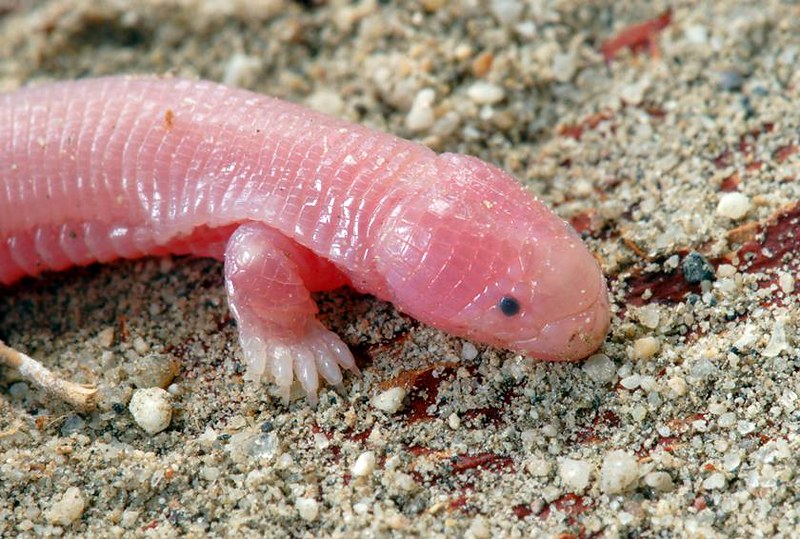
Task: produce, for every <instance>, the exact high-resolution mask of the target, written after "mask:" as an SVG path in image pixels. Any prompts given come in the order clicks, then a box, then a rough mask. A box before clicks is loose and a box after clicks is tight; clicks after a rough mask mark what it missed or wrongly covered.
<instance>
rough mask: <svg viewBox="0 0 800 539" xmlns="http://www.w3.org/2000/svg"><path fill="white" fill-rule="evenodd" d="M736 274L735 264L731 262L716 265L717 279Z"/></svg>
mask: <svg viewBox="0 0 800 539" xmlns="http://www.w3.org/2000/svg"><path fill="white" fill-rule="evenodd" d="M734 275H736V266H733V265H731V264H720V265H719V266H718V267H717V279H727V278H729V277H733V276H734Z"/></svg>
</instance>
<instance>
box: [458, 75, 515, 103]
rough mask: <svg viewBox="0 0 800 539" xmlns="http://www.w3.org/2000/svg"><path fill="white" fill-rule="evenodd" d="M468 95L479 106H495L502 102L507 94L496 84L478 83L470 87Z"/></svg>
mask: <svg viewBox="0 0 800 539" xmlns="http://www.w3.org/2000/svg"><path fill="white" fill-rule="evenodd" d="M467 95H468V96H469V98H470V99H472V100H473V101H474V102H475V103H477V104H479V105H494V104H495V103H499V102H500V101H502V100H503V98H504V97H505V96H506V93H505V91H504V90H503V89H502V88H501V87H500V86H497V85H496V84H492V83H490V82H485V81H478V82H476V83H475V84H473V85H472V86H470V87H469V89H468V90H467Z"/></svg>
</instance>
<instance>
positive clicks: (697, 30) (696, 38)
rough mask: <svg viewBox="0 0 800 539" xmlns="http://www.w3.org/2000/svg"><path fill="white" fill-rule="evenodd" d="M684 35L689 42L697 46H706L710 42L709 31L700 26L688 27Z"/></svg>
mask: <svg viewBox="0 0 800 539" xmlns="http://www.w3.org/2000/svg"><path fill="white" fill-rule="evenodd" d="M684 35H685V36H686V39H687V40H689V41H690V42H692V43H695V44H697V45H705V44H706V43H707V42H708V29H707V28H706V27H705V26H701V25H699V24H695V25H692V26H689V27H687V28H686V30H685V31H684Z"/></svg>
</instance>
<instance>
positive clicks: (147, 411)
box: [128, 387, 172, 434]
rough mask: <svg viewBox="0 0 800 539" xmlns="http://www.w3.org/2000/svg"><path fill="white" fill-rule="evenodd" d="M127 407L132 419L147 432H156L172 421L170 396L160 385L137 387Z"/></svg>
mask: <svg viewBox="0 0 800 539" xmlns="http://www.w3.org/2000/svg"><path fill="white" fill-rule="evenodd" d="M128 409H129V410H130V412H131V415H132V416H133V420H134V421H136V424H137V425H139V426H140V427H141V428H142V430H144V431H145V432H147V433H148V434H157V433H159V432H161V431H162V430H164V429H166V428H167V427H169V423H170V421H172V396H171V395H170V394H169V393H168V392H166V391H164V390H163V389H161V388H160V387H151V388H147V389H137V390H136V391H134V392H133V396H132V397H131V402H130V404H129V405H128Z"/></svg>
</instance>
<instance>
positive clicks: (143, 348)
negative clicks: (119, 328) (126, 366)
mask: <svg viewBox="0 0 800 539" xmlns="http://www.w3.org/2000/svg"><path fill="white" fill-rule="evenodd" d="M133 349H134V350H136V353H138V354H139V355H142V356H143V355H145V354H146V353H147V352H149V351H150V345H149V344H147V342H145V340H144V339H142V338H141V337H136V338H134V339H133Z"/></svg>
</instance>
